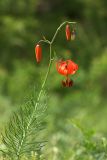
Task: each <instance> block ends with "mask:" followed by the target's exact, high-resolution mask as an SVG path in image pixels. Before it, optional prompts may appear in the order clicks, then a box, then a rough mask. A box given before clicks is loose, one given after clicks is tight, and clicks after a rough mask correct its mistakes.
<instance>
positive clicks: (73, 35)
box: [71, 29, 76, 41]
mask: <svg viewBox="0 0 107 160" xmlns="http://www.w3.org/2000/svg"><path fill="white" fill-rule="evenodd" d="M75 37H76V31H75V29H73V30H72V32H71V40H72V41H73V40H75Z"/></svg>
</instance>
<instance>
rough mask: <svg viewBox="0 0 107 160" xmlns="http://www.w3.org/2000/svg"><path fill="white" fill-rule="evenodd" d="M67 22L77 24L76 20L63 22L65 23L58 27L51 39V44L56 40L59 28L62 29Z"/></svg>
mask: <svg viewBox="0 0 107 160" xmlns="http://www.w3.org/2000/svg"><path fill="white" fill-rule="evenodd" d="M67 23H68V24H76V22H69V21H65V22H63V23H62V24H61V25H60V26H59V27H58V28H57V30H56V32H55V34H54V36H53V38H52V40H51V44H52V43H53V42H54V41H55V38H56V36H57V34H58V32H59V30H60V29H61V28H62V27H63V26H64V25H65V24H67Z"/></svg>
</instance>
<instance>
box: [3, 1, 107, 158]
mask: <svg viewBox="0 0 107 160" xmlns="http://www.w3.org/2000/svg"><path fill="white" fill-rule="evenodd" d="M66 20H70V21H77V23H78V24H77V28H76V30H77V31H76V32H77V35H76V40H75V41H72V42H67V41H66V38H65V32H64V30H65V28H63V29H62V30H61V31H60V33H59V34H58V36H57V38H56V41H55V43H54V46H53V51H54V50H55V51H56V53H57V55H58V56H59V58H64V59H68V58H71V59H73V60H74V61H75V62H76V63H77V64H78V65H79V71H78V72H77V74H76V75H74V76H73V80H74V86H73V87H72V88H63V87H62V86H61V80H63V78H64V77H63V76H61V75H58V73H57V71H56V68H55V64H53V66H52V69H51V73H50V76H49V79H48V84H47V88H48V94H49V101H48V103H49V106H48V111H47V112H48V113H47V114H48V116H47V117H48V118H47V127H46V132H47V136H46V137H49V138H48V141H49V144H50V146H58V145H59V148H60V149H59V151H60V150H61V151H65V150H67V147H65V146H69V145H70V137H71V136H72V134H74V135H75V133H74V131H72V127H71V124H70V123H69V122H70V121H71V119H76V120H78V121H79V122H81V123H82V125H86V126H88V128H91V129H94V130H95V131H96V133H101V134H103V135H106V134H107V124H106V122H107V45H106V44H107V34H106V32H107V1H106V0H97V1H93V0H87V1H86V0H75V1H72V0H66V1H65V0H54V1H51V0H16V1H15V0H0V132H2V130H3V128H4V125H5V124H6V123H7V122H8V121H9V117H10V116H11V114H12V113H13V111H15V110H16V109H17V107H18V106H19V105H20V104H21V103H23V101H24V98H25V97H26V96H27V95H28V94H29V92H30V91H31V90H32V88H33V87H34V86H36V87H37V88H38V87H39V85H40V84H41V80H42V79H43V77H44V75H45V72H46V70H47V67H48V60H49V47H48V46H47V45H42V48H43V60H42V62H41V64H39V65H38V64H37V63H36V60H35V53H34V47H35V45H36V43H37V42H38V41H39V40H40V39H42V37H43V36H45V37H46V38H47V39H49V40H50V39H51V38H52V36H53V34H54V32H55V31H56V29H57V27H58V26H59V25H60V23H62V22H63V21H66ZM50 146H49V147H50ZM65 148H66V149H65ZM49 152H51V151H49ZM53 152H55V153H56V154H58V151H57V148H55V147H54V151H53ZM65 152H66V151H65ZM47 154H49V153H47ZM60 154H61V153H60ZM50 159H52V158H50Z"/></svg>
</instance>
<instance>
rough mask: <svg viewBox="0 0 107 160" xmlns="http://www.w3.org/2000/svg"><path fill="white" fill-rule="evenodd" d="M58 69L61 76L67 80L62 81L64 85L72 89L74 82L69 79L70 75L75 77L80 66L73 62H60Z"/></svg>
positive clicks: (57, 65)
mask: <svg viewBox="0 0 107 160" xmlns="http://www.w3.org/2000/svg"><path fill="white" fill-rule="evenodd" d="M56 69H57V71H58V73H59V74H61V75H64V76H66V80H65V81H62V85H63V86H65V87H70V86H72V85H73V81H72V80H70V79H69V77H68V76H69V75H73V74H75V73H76V71H77V70H78V65H77V64H76V63H74V62H73V61H71V60H66V61H58V62H57V64H56Z"/></svg>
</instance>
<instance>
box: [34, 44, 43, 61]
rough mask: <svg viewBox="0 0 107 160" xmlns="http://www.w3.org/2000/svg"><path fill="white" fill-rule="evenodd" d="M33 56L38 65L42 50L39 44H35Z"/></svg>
mask: <svg viewBox="0 0 107 160" xmlns="http://www.w3.org/2000/svg"><path fill="white" fill-rule="evenodd" d="M35 55H36V60H37V62H38V63H39V62H40V61H41V59H42V48H41V46H40V45H39V44H37V45H36V47H35Z"/></svg>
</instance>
